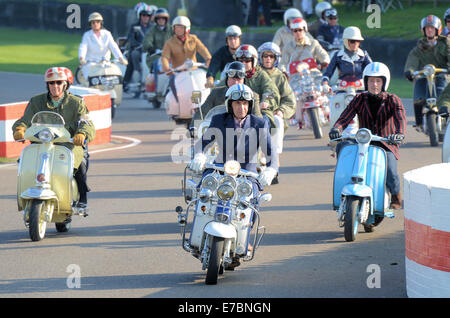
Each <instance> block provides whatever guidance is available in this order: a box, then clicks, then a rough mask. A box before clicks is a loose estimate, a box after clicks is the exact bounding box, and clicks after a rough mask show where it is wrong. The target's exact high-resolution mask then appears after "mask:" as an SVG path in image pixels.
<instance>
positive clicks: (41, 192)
mask: <svg viewBox="0 0 450 318" xmlns="http://www.w3.org/2000/svg"><path fill="white" fill-rule="evenodd" d="M20 197H21V198H22V199H24V200H30V199H40V200H51V199H55V200H58V197H57V196H56V193H55V192H54V191H53V190H51V189H45V188H42V189H40V188H29V189H27V190H25V191H23V192H22V193H21V194H20Z"/></svg>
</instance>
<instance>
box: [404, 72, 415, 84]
mask: <svg viewBox="0 0 450 318" xmlns="http://www.w3.org/2000/svg"><path fill="white" fill-rule="evenodd" d="M405 77H406V79H407V80H408V81H410V82H412V81H413V80H414V76H413V73H412V71H406V72H405Z"/></svg>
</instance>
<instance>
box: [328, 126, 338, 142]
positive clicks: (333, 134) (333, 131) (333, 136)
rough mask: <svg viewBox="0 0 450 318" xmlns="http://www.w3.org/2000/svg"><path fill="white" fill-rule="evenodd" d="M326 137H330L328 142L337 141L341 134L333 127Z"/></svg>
mask: <svg viewBox="0 0 450 318" xmlns="http://www.w3.org/2000/svg"><path fill="white" fill-rule="evenodd" d="M328 136H329V137H330V140H333V139H338V138H339V137H341V132H340V130H339V129H338V128H336V127H333V128H331V129H330V132H329V133H328Z"/></svg>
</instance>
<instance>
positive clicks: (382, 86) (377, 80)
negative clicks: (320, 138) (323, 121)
mask: <svg viewBox="0 0 450 318" xmlns="http://www.w3.org/2000/svg"><path fill="white" fill-rule="evenodd" d="M363 81H364V86H365V87H366V89H367V92H364V93H361V94H359V95H357V96H356V97H355V98H354V99H353V100H352V101H351V102H350V104H349V105H348V106H347V108H346V109H345V110H344V111H343V112H342V114H341V116H339V118H338V120H337V121H336V123H335V124H334V126H333V128H331V130H330V133H329V137H330V139H331V140H333V139H337V138H339V137H341V132H342V131H343V130H344V129H345V128H346V127H347V125H348V124H350V123H351V121H352V120H353V118H354V117H355V115H358V119H359V128H368V129H369V130H370V131H371V132H372V134H375V135H378V136H380V137H386V138H388V139H389V140H390V141H391V143H390V144H388V143H385V142H381V144H380V146H381V147H382V148H383V149H384V150H385V151H386V155H387V179H386V186H387V188H388V190H389V191H390V193H391V208H393V209H401V207H402V197H401V194H400V177H399V175H398V172H397V161H398V160H399V145H398V143H400V142H401V141H402V140H403V139H404V137H405V129H406V115H405V108H404V107H403V103H402V101H401V99H400V98H399V97H398V96H396V95H395V94H391V93H388V92H387V89H388V87H389V82H390V72H389V68H388V67H387V66H386V65H385V64H383V63H380V62H372V63H370V64H369V65H367V66H366V67H365V68H364V72H363ZM348 142H350V141H344V142H340V143H339V144H338V145H337V147H336V152H337V154H338V156H339V152H340V150H341V149H342V147H343V146H345V144H346V143H348ZM380 222H381V221H380Z"/></svg>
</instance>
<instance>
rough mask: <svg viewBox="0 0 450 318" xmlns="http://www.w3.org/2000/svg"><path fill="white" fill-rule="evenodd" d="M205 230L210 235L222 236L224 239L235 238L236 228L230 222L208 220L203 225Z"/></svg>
mask: <svg viewBox="0 0 450 318" xmlns="http://www.w3.org/2000/svg"><path fill="white" fill-rule="evenodd" d="M205 232H206V233H208V234H209V235H212V236H217V237H223V238H226V239H232V238H234V239H235V238H236V236H237V234H236V229H235V228H234V226H233V225H231V224H223V223H219V222H209V223H208V224H206V226H205Z"/></svg>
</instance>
